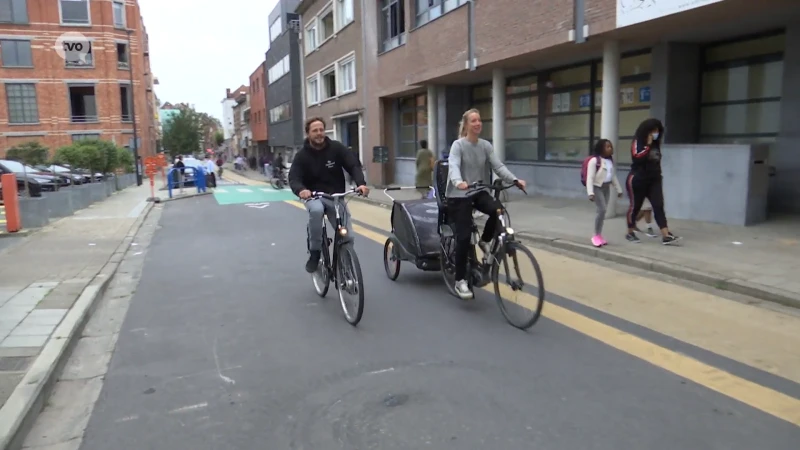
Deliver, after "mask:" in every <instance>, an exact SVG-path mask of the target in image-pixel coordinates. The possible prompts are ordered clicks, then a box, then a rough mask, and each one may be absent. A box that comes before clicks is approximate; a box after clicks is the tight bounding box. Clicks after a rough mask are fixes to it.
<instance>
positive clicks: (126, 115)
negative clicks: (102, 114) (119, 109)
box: [122, 113, 133, 122]
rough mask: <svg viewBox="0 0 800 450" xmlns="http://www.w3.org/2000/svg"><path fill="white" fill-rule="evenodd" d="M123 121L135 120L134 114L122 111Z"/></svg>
mask: <svg viewBox="0 0 800 450" xmlns="http://www.w3.org/2000/svg"><path fill="white" fill-rule="evenodd" d="M122 121H123V122H133V116H132V115H131V114H128V113H122Z"/></svg>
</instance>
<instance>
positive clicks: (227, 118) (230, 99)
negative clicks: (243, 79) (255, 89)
mask: <svg viewBox="0 0 800 450" xmlns="http://www.w3.org/2000/svg"><path fill="white" fill-rule="evenodd" d="M244 88H245V86H244V85H242V86H239V87H238V88H237V89H234V90H233V92H231V90H230V89H225V98H223V99H222V132H223V134H224V135H225V140H226V141H227V140H229V139H231V138H233V135H234V133H235V132H236V129H235V127H234V125H233V108H234V107H235V106H236V95H237V93H238V92H240V91H241V90H243V89H244Z"/></svg>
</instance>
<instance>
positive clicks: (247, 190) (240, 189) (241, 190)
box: [237, 188, 253, 192]
mask: <svg viewBox="0 0 800 450" xmlns="http://www.w3.org/2000/svg"><path fill="white" fill-rule="evenodd" d="M237 191H239V192H253V191H251V190H250V189H244V188H239V189H237Z"/></svg>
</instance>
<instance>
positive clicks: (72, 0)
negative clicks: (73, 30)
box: [59, 0, 91, 25]
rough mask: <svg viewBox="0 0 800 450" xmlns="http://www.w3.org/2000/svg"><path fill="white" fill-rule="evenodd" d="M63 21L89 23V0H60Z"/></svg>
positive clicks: (80, 23) (65, 22)
mask: <svg viewBox="0 0 800 450" xmlns="http://www.w3.org/2000/svg"><path fill="white" fill-rule="evenodd" d="M59 5H61V23H62V24H65V25H89V24H90V23H91V18H90V17H89V0H60V2H59Z"/></svg>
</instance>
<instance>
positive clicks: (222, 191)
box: [214, 188, 228, 194]
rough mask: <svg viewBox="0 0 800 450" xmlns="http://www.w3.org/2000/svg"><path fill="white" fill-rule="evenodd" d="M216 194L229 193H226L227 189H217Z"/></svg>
mask: <svg viewBox="0 0 800 450" xmlns="http://www.w3.org/2000/svg"><path fill="white" fill-rule="evenodd" d="M214 192H219V193H220V194H227V193H228V191H226V190H225V189H220V188H217V189H216V190H215V191H214Z"/></svg>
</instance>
